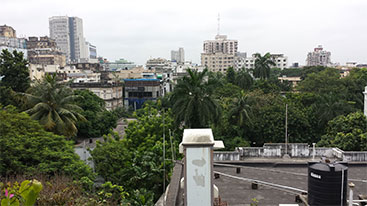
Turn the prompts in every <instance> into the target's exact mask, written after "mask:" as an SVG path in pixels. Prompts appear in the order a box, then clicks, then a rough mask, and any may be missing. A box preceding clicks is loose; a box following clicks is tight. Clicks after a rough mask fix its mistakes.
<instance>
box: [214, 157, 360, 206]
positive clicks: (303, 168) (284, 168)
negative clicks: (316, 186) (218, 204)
mask: <svg viewBox="0 0 367 206" xmlns="http://www.w3.org/2000/svg"><path fill="white" fill-rule="evenodd" d="M236 163H238V164H240V163H239V162H236ZM288 163H289V162H288ZM232 164H233V162H232ZM238 166H240V165H238ZM243 166H244V168H241V173H239V174H237V173H236V167H227V166H216V165H215V166H214V172H215V171H217V172H221V173H225V174H228V175H232V176H237V177H243V178H249V179H256V180H261V181H265V182H270V183H275V184H279V185H284V186H289V187H294V188H298V189H300V190H305V191H307V184H308V180H307V164H305V162H304V161H303V164H301V162H300V164H297V163H296V164H292V163H290V164H286V163H283V162H282V163H280V164H272V163H271V162H268V164H267V163H264V162H262V163H261V162H260V163H259V162H257V163H256V162H251V163H250V164H248V162H247V163H244V164H243ZM360 180H364V181H365V182H362V181H360ZM366 181H367V164H351V165H349V166H348V182H353V183H354V184H355V189H354V199H358V195H359V194H364V195H367V182H366ZM214 184H215V185H216V186H217V187H218V189H219V195H220V197H221V199H222V201H226V202H227V203H228V205H230V206H250V203H252V199H253V198H256V200H258V204H257V205H259V206H260V205H261V206H263V205H265V206H267V205H279V204H299V205H303V204H302V203H296V202H295V197H296V194H294V193H291V192H289V191H281V190H279V189H275V188H270V187H267V186H262V185H258V189H257V190H254V189H251V182H248V181H243V180H239V179H234V178H231V177H226V176H224V175H220V178H218V179H214ZM348 192H349V189H348ZM296 193H297V192H296ZM348 196H349V193H348V194H347V197H348Z"/></svg>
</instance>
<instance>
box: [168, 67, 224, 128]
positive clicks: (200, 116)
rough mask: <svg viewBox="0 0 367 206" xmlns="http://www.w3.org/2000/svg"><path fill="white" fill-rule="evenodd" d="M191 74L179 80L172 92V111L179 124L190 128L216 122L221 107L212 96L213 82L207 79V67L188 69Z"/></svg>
mask: <svg viewBox="0 0 367 206" xmlns="http://www.w3.org/2000/svg"><path fill="white" fill-rule="evenodd" d="M187 72H188V74H189V76H185V77H183V78H182V79H180V80H178V82H177V85H176V87H175V89H174V91H173V93H172V96H171V99H170V100H171V101H172V105H173V106H172V113H173V114H174V115H175V121H176V123H177V124H182V123H184V125H185V126H186V127H189V128H203V127H207V126H209V123H213V122H216V121H217V119H218V117H219V113H220V109H219V106H218V104H217V102H216V101H215V100H214V98H213V97H212V91H213V87H212V85H211V84H212V83H211V81H206V79H205V77H206V76H207V72H208V70H207V69H204V71H203V72H198V71H192V70H190V69H187Z"/></svg>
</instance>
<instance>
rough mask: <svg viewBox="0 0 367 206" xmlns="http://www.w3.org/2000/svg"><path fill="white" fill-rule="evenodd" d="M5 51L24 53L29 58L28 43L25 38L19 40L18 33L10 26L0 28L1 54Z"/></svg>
mask: <svg viewBox="0 0 367 206" xmlns="http://www.w3.org/2000/svg"><path fill="white" fill-rule="evenodd" d="M3 49H6V50H8V51H9V52H13V51H14V50H16V51H18V52H22V53H23V55H24V58H27V56H28V55H27V54H28V52H27V42H26V39H25V38H17V37H16V31H15V30H14V29H13V28H12V27H10V26H6V25H4V26H0V53H1V51H2V50H3Z"/></svg>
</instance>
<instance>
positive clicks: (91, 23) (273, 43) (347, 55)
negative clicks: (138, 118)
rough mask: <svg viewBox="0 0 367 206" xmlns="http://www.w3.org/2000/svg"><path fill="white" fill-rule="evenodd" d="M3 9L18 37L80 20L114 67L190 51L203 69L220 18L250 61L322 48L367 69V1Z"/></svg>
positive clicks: (35, 2)
mask: <svg viewBox="0 0 367 206" xmlns="http://www.w3.org/2000/svg"><path fill="white" fill-rule="evenodd" d="M0 7H1V12H0V25H2V24H7V25H10V26H12V27H13V28H14V29H15V30H16V31H17V35H18V36H20V35H23V36H27V37H28V36H44V35H49V28H48V27H49V25H48V18H49V17H51V16H61V15H68V16H77V17H80V18H82V19H83V24H84V36H85V38H86V39H87V41H89V42H91V43H92V44H94V45H95V46H97V53H98V55H99V56H103V57H105V58H108V59H109V60H110V61H111V60H112V61H113V60H115V59H119V58H125V59H127V60H130V61H134V62H135V63H137V64H145V62H146V60H147V59H149V58H150V57H163V58H167V59H169V58H170V51H171V50H177V49H178V48H179V47H184V49H185V54H186V55H185V56H186V60H192V61H193V62H195V63H200V53H201V52H202V44H203V41H204V40H209V39H214V36H215V35H216V33H217V16H218V13H220V17H221V21H220V33H221V34H226V35H227V36H228V38H230V39H236V40H238V41H239V51H242V52H247V54H252V53H255V52H261V53H264V52H271V53H284V54H285V55H286V56H288V58H289V63H292V62H299V63H300V64H301V65H304V64H305V59H306V55H307V52H309V51H312V50H313V48H314V47H316V46H317V45H319V44H321V45H323V47H324V49H326V50H328V51H330V52H331V60H332V62H340V63H341V64H344V63H345V62H347V61H357V62H358V63H367V51H366V48H367V14H366V11H367V1H365V0H277V1H275V0H237V1H234V0H222V1H216V0H205V1H204V0H203V1H202V0H181V1H174V0H167V1H162V0H120V1H117V0H115V1H112V0H98V1H96V0H87V1H84V0H1V1H0Z"/></svg>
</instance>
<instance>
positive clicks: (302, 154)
mask: <svg viewBox="0 0 367 206" xmlns="http://www.w3.org/2000/svg"><path fill="white" fill-rule="evenodd" d="M285 151H286V150H285V144H284V143H266V144H264V146H263V147H236V152H238V153H239V155H240V159H241V160H242V159H245V158H251V157H275V158H279V157H283V155H284V154H285V153H286V152H285ZM287 153H288V154H289V155H290V156H291V157H293V158H311V157H312V156H313V148H312V146H309V145H308V144H306V143H292V144H288V149H287ZM315 157H327V158H338V159H340V160H343V161H353V162H367V151H366V152H359V151H355V152H354V151H353V152H346V151H343V150H341V149H339V148H327V147H316V148H315ZM227 160H229V159H227Z"/></svg>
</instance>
